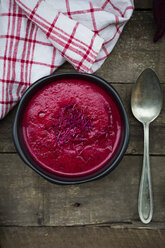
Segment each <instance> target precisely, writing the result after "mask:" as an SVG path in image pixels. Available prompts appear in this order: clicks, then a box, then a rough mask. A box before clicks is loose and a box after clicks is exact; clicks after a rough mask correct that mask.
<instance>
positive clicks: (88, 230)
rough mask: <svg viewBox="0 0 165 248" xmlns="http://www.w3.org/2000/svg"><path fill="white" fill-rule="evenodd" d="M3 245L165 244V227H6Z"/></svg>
mask: <svg viewBox="0 0 165 248" xmlns="http://www.w3.org/2000/svg"><path fill="white" fill-rule="evenodd" d="M0 240H1V248H18V247H23V248H31V247H32V248H38V247H40V248H45V247H47V248H54V247H56V248H66V247H72V248H77V247H79V248H84V247H85V248H100V247H102V248H107V247H108V248H132V247H134V248H148V247H150V248H155V247H156V248H164V246H165V230H128V229H112V228H109V227H72V228H67V227H62V228H60V227H59V228H55V227H49V228H47V227H46V228H45V227H40V228H34V227H28V228H27V227H26V228H25V227H24V228H23V227H13V228H11V227H5V228H0Z"/></svg>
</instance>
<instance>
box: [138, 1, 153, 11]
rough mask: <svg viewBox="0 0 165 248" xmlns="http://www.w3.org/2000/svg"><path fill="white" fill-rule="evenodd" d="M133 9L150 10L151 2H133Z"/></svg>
mask: <svg viewBox="0 0 165 248" xmlns="http://www.w3.org/2000/svg"><path fill="white" fill-rule="evenodd" d="M134 3H135V8H136V9H151V8H152V0H145V1H144V0H135V1H134Z"/></svg>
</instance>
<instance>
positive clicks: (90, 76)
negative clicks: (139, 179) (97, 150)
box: [12, 72, 130, 185]
mask: <svg viewBox="0 0 165 248" xmlns="http://www.w3.org/2000/svg"><path fill="white" fill-rule="evenodd" d="M63 76H64V77H65V76H70V77H71V76H73V77H75V76H78V77H82V78H87V79H91V80H93V81H95V80H96V81H98V83H99V84H101V85H103V86H104V87H106V88H109V90H110V91H111V92H112V95H113V96H114V98H115V100H117V102H118V103H119V105H120V108H121V112H122V114H123V120H124V123H125V126H124V139H123V145H122V147H121V149H120V151H119V154H118V156H117V158H116V159H115V160H114V161H113V162H112V164H111V165H110V166H108V167H107V168H106V169H105V170H103V171H102V172H100V173H99V174H97V175H94V176H90V175H89V178H85V179H80V180H79V179H77V180H74V179H73V180H72V181H67V180H66V181H63V180H61V179H56V178H52V177H51V176H48V175H46V174H45V173H44V172H42V171H40V170H39V169H38V168H36V167H35V166H34V165H33V164H32V163H31V162H30V161H29V160H28V159H27V157H26V156H25V154H24V152H23V150H22V148H21V145H20V142H19V135H18V128H17V126H18V121H19V116H20V113H21V108H22V104H23V103H24V101H26V99H27V97H28V96H29V94H30V93H31V90H33V89H35V88H37V87H38V86H39V85H40V84H44V83H45V81H47V80H52V79H56V78H57V79H58V78H60V77H63ZM12 135H13V141H14V145H15V148H16V150H17V152H18V154H19V156H20V157H21V158H22V160H23V161H24V162H25V164H27V165H28V166H29V167H30V168H31V169H33V170H34V171H35V172H37V173H38V174H39V175H40V176H42V177H43V178H45V179H47V180H48V181H49V182H52V183H57V184H63V185H71V184H80V183H85V182H90V181H93V180H96V179H98V178H102V177H103V176H105V175H106V174H108V173H110V172H111V171H112V170H113V169H114V168H116V166H117V165H118V164H119V162H120V161H121V159H122V158H123V156H124V154H125V151H126V149H127V146H128V142H129V136H130V128H129V122H128V117H127V113H126V110H125V108H124V105H123V102H122V100H121V98H120V96H119V94H118V93H117V91H116V90H115V89H114V87H113V86H112V85H110V84H109V83H108V82H107V81H105V80H104V79H102V78H100V77H99V76H96V75H93V74H87V73H79V72H71V73H69V72H66V73H58V74H51V75H48V76H45V77H42V78H40V79H38V80H37V81H35V82H34V83H33V84H32V85H31V86H30V87H29V88H28V89H27V90H26V91H25V92H24V94H23V96H22V97H21V99H20V102H19V104H18V108H17V111H16V115H15V119H14V123H13V132H12Z"/></svg>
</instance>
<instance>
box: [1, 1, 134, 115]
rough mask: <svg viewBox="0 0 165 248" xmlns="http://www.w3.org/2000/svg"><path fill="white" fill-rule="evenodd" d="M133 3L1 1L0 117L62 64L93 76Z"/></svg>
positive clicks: (131, 10)
mask: <svg viewBox="0 0 165 248" xmlns="http://www.w3.org/2000/svg"><path fill="white" fill-rule="evenodd" d="M133 6H134V4H133V0H93V1H89V0H60V1H59V0H0V118H3V117H4V116H5V115H6V114H7V113H8V111H9V110H10V109H11V108H12V107H13V106H14V105H15V104H16V103H17V101H18V100H19V99H20V97H21V96H22V94H23V92H24V91H25V90H26V89H27V88H28V87H29V86H30V85H31V84H32V83H33V82H35V81H36V80H37V79H39V78H40V77H43V76H45V75H48V74H50V73H52V72H53V71H54V70H55V69H57V68H58V67H59V66H60V65H62V64H63V63H64V62H65V61H66V60H67V61H69V62H70V63H71V64H72V65H73V66H74V68H76V70H78V71H80V72H86V73H93V72H95V71H96V70H97V69H99V68H100V66H101V65H102V64H103V62H104V60H105V59H106V58H107V57H108V55H109V54H110V52H111V51H112V49H113V47H114V46H115V44H116V42H117V40H118V38H119V36H120V33H121V31H122V30H123V27H124V25H125V24H126V22H127V21H128V20H129V18H130V17H131V15H132V12H133V8H134V7H133Z"/></svg>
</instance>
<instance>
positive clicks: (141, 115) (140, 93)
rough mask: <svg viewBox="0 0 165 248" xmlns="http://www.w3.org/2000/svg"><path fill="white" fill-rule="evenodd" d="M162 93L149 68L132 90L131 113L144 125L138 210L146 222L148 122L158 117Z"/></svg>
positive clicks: (148, 204) (150, 211)
mask: <svg viewBox="0 0 165 248" xmlns="http://www.w3.org/2000/svg"><path fill="white" fill-rule="evenodd" d="M162 102H163V94H162V90H161V87H160V82H159V79H158V77H157V75H156V73H155V72H154V71H153V70H151V69H150V68H148V69H146V70H144V71H143V72H142V74H141V75H140V76H139V78H138V79H137V81H136V84H135V85H134V87H133V90H132V96H131V108H132V113H133V114H134V116H135V117H136V119H137V120H139V121H140V122H141V123H142V124H143V127H144V156H143V169H142V175H141V182H140V189H139V198H138V212H139V217H140V219H141V221H142V222H143V223H145V224H148V223H149V222H150V221H151V219H152V215H153V199H152V184H151V173H150V161H149V124H150V123H151V122H152V121H153V120H154V119H156V118H157V117H158V115H159V113H160V111H161V108H162Z"/></svg>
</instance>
